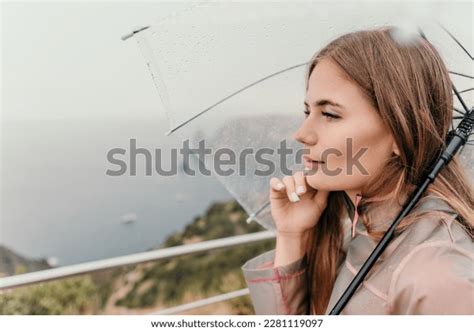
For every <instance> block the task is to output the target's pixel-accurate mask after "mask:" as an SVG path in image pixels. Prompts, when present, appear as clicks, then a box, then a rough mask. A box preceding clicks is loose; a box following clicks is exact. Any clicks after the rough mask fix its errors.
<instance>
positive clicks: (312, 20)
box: [133, 2, 474, 230]
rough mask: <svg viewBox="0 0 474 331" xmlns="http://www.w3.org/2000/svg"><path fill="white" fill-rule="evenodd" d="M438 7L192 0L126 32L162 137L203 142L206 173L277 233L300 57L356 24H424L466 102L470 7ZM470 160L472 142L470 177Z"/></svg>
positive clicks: (300, 80)
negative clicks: (164, 125)
mask: <svg viewBox="0 0 474 331" xmlns="http://www.w3.org/2000/svg"><path fill="white" fill-rule="evenodd" d="M439 6H440V5H439V4H429V3H425V4H421V3H418V4H398V3H392V2H388V3H387V2H383V4H380V5H377V4H374V3H367V4H364V3H339V2H336V3H321V2H291V3H290V2H288V3H284V2H283V3H281V2H280V3H272V4H271V5H269V4H268V3H267V4H266V3H258V2H252V3H242V2H238V3H235V2H229V3H224V2H217V3H216V2H213V3H198V4H195V5H194V6H193V7H190V8H189V9H188V10H185V11H182V12H178V13H176V14H174V15H172V16H171V17H169V18H167V19H164V20H160V21H158V22H155V23H153V24H152V25H149V26H145V27H143V28H141V29H138V30H136V31H135V32H136V33H134V34H133V36H134V37H136V40H137V41H138V44H139V46H140V49H141V51H142V53H143V56H144V58H145V61H146V64H147V66H148V68H149V70H150V73H151V75H152V77H153V81H154V83H155V85H156V88H157V90H158V92H159V94H160V97H161V100H162V103H163V106H164V109H165V111H166V116H167V118H168V121H169V128H170V131H169V132H168V134H176V135H178V136H179V137H181V138H182V139H185V140H188V141H189V147H190V148H198V147H199V146H200V144H202V145H201V148H206V149H208V150H209V153H208V154H206V155H204V156H202V157H201V161H202V162H203V165H204V168H205V169H206V170H208V171H209V172H207V171H203V172H204V174H205V175H207V174H210V175H213V176H216V177H217V178H218V179H219V180H220V182H221V183H222V184H223V185H224V186H225V187H226V188H227V189H228V190H229V192H230V193H231V194H232V195H233V196H234V197H235V198H236V199H237V200H238V202H239V203H240V204H241V205H242V206H243V208H244V209H245V210H246V211H247V213H248V214H249V215H251V218H252V219H255V220H256V221H257V222H259V223H260V224H261V225H262V226H263V227H265V228H266V229H269V230H274V229H275V226H274V224H273V220H272V218H271V213H270V208H269V197H268V192H269V179H270V177H272V176H276V177H282V176H284V175H287V174H289V173H291V172H292V171H295V170H302V168H303V167H302V164H301V154H297V153H301V152H303V150H302V149H301V148H302V146H301V145H299V144H298V143H297V142H296V141H295V140H294V138H293V133H294V132H295V131H296V130H297V129H298V127H299V126H300V125H301V123H302V121H303V120H304V114H303V109H304V108H303V100H304V97H305V79H306V71H307V64H308V61H309V60H310V58H311V56H312V55H313V54H314V53H315V52H316V51H317V50H318V49H320V48H321V47H323V46H324V45H325V44H327V43H328V42H329V41H331V40H332V39H334V38H336V37H337V36H339V35H341V34H344V33H347V32H351V31H355V30H361V29H367V28H374V27H377V26H382V25H395V26H399V27H400V28H401V29H400V30H399V31H400V34H399V35H398V36H396V37H397V38H400V40H403V39H404V38H409V37H410V35H409V33H407V31H409V30H410V28H413V27H421V28H422V29H423V31H424V33H425V34H426V35H427V37H428V39H429V41H430V42H431V43H432V44H434V45H435V46H436V47H437V48H438V50H439V51H440V53H441V55H442V56H443V57H444V59H445V61H446V64H447V65H448V68H449V70H450V72H451V78H452V80H453V83H454V84H455V86H456V87H457V89H458V91H459V92H460V93H461V94H462V96H463V98H464V100H465V102H466V104H468V105H472V97H473V91H472V79H473V76H474V73H473V68H472V57H471V58H469V56H471V55H469V56H468V55H467V53H470V54H473V53H472V51H471V50H472V46H473V45H472V32H471V30H470V29H469V27H470V26H471V21H470V20H471V16H470V15H469V8H467V9H468V10H466V9H464V8H462V7H461V4H459V7H456V6H457V5H449V7H447V8H445V9H443V8H440V7H439ZM448 9H449V10H448ZM454 12H455V13H454ZM453 17H455V19H452V18H453ZM434 19H436V20H437V21H439V22H441V23H442V24H443V25H445V26H446V27H447V28H448V29H449V32H450V33H451V34H452V35H454V36H456V39H457V40H458V41H459V42H460V43H461V44H462V45H463V46H464V49H463V48H461V47H459V45H458V44H457V43H456V41H455V40H454V39H453V38H452V36H450V35H449V34H448V33H447V32H446V31H445V30H444V29H443V28H442V27H441V26H440V25H439V24H438V23H437V21H435V20H434ZM454 108H455V109H454V110H453V112H454V115H455V116H454V121H453V127H455V126H456V125H457V123H458V122H459V121H460V117H461V115H462V114H463V113H464V112H465V110H464V108H463V105H462V104H460V102H459V100H458V99H457V98H455V105H454ZM285 149H286V150H287V151H288V152H287V153H285ZM473 159H474V152H473V148H472V142H469V143H467V144H466V145H465V146H464V148H463V150H462V151H461V160H462V162H463V163H464V165H465V166H466V169H467V170H468V171H470V178H471V180H472V178H473V173H472V171H473V168H474V164H473ZM218 160H220V161H218ZM225 160H227V161H228V162H227V163H226V161H225ZM195 170H196V169H195Z"/></svg>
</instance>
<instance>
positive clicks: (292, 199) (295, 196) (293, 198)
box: [290, 192, 300, 202]
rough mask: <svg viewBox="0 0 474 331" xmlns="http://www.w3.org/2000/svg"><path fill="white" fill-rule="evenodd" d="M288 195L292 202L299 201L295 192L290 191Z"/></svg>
mask: <svg viewBox="0 0 474 331" xmlns="http://www.w3.org/2000/svg"><path fill="white" fill-rule="evenodd" d="M290 197H291V201H293V202H297V201H300V197H299V196H298V194H296V193H295V192H291V194H290Z"/></svg>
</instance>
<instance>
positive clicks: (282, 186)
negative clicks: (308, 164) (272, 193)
mask: <svg viewBox="0 0 474 331" xmlns="http://www.w3.org/2000/svg"><path fill="white" fill-rule="evenodd" d="M276 187H277V190H281V189H282V188H284V187H285V185H283V184H282V183H278V184H277V185H276Z"/></svg>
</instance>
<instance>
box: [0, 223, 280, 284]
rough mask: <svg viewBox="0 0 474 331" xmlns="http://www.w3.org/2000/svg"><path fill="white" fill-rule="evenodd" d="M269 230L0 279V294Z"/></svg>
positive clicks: (254, 238)
mask: <svg viewBox="0 0 474 331" xmlns="http://www.w3.org/2000/svg"><path fill="white" fill-rule="evenodd" d="M274 237H275V233H274V232H272V231H260V232H256V233H250V234H244V235H239V236H233V237H228V238H222V239H215V240H208V241H204V242H200V243H195V244H187V245H182V246H176V247H168V248H162V249H157V250H154V251H150V252H143V253H136V254H130V255H125V256H119V257H114V258H110V259H104V260H99V261H93V262H85V263H79V264H75V265H71V266H65V267H58V268H52V269H47V270H41V271H35V272H29V273H26V274H20V275H15V276H9V277H3V278H0V293H1V291H2V290H7V289H12V288H15V287H21V286H26V285H31V284H36V283H40V282H46V281H52V280H56V279H60V278H64V277H71V276H77V275H82V274H86V273H90V272H97V271H101V270H105V269H110V268H116V267H122V266H126V265H132V264H138V263H142V262H149V261H158V260H163V259H168V258H171V257H176V256H181V255H186V254H193V253H198V252H205V251H210V250H214V249H218V248H227V247H232V246H238V245H242V244H246V243H253V242H258V241H262V240H266V239H270V238H274Z"/></svg>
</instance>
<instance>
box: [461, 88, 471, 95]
mask: <svg viewBox="0 0 474 331" xmlns="http://www.w3.org/2000/svg"><path fill="white" fill-rule="evenodd" d="M472 90H474V87H471V88H468V89H465V90H462V91H459V94H463V93H465V92H469V91H472Z"/></svg>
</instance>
